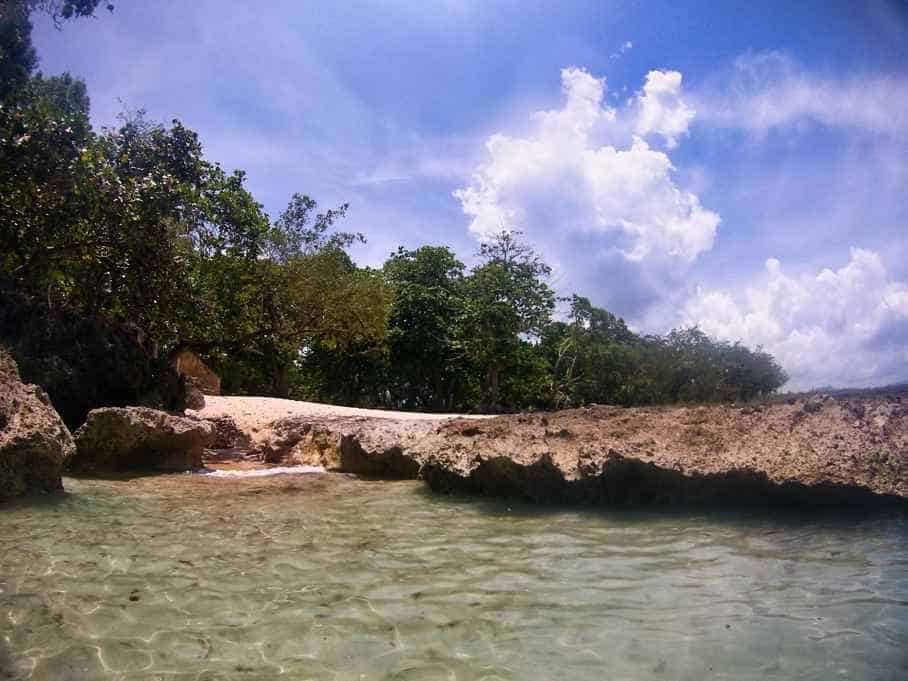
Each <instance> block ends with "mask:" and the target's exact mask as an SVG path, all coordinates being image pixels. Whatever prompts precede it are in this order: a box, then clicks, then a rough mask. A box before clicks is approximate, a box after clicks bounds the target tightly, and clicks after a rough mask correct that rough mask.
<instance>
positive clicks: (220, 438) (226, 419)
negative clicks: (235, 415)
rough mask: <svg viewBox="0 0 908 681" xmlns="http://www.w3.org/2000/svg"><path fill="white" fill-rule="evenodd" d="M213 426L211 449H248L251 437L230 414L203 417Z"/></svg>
mask: <svg viewBox="0 0 908 681" xmlns="http://www.w3.org/2000/svg"><path fill="white" fill-rule="evenodd" d="M205 420H206V421H208V422H209V423H210V424H211V425H213V426H214V444H213V445H211V448H212V449H248V448H250V447H251V445H252V438H251V437H250V436H249V435H248V434H247V433H244V432H243V431H242V430H240V429H239V427H238V426H237V425H236V421H234V420H233V419H232V418H231V417H230V416H226V415H225V416H209V417H207V418H206V419H205Z"/></svg>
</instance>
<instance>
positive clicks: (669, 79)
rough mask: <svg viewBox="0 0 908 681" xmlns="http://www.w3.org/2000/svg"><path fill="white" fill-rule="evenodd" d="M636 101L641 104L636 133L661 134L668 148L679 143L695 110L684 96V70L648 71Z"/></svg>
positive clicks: (685, 133) (672, 147)
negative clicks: (682, 73) (682, 74)
mask: <svg viewBox="0 0 908 681" xmlns="http://www.w3.org/2000/svg"><path fill="white" fill-rule="evenodd" d="M637 102H638V104H639V106H640V113H639V116H638V118H637V126H636V128H637V133H638V134H639V135H649V134H650V133H656V134H659V135H661V136H662V137H664V138H665V143H666V145H667V146H668V148H669V149H674V148H675V147H676V146H677V145H678V138H680V137H683V136H685V135H687V126H688V125H689V124H690V122H691V121H692V120H693V119H694V115H695V113H696V112H695V111H694V110H693V109H691V108H690V107H689V106H687V104H686V103H685V102H684V100H682V99H681V74H680V73H678V72H677V71H650V72H649V73H648V74H646V84H645V85H644V86H643V91H642V92H641V93H640V94H639V95H637Z"/></svg>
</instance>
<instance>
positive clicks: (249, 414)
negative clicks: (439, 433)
mask: <svg viewBox="0 0 908 681" xmlns="http://www.w3.org/2000/svg"><path fill="white" fill-rule="evenodd" d="M187 413H189V414H194V415H195V416H198V417H200V418H216V417H218V416H229V417H230V418H232V419H233V421H234V423H236V425H237V427H238V428H239V429H240V430H241V431H243V432H245V433H247V434H248V435H250V436H251V437H252V438H253V439H254V440H258V441H261V440H262V439H263V438H264V437H265V436H266V435H267V433H268V432H269V428H268V426H269V425H270V424H271V423H273V422H274V421H276V420H278V419H282V418H287V417H291V416H296V417H306V418H355V417H367V418H374V419H387V420H390V421H397V422H400V423H403V424H406V423H412V422H414V421H436V422H440V421H446V420H449V419H453V418H470V419H486V418H491V417H490V416H484V415H478V414H428V413H424V412H403V411H389V410H385V409H359V408H356V407H341V406H336V405H332V404H322V403H320V402H301V401H297V400H285V399H281V398H277V397H242V396H230V397H227V396H219V395H206V396H205V407H204V408H203V409H200V410H198V411H193V410H187Z"/></svg>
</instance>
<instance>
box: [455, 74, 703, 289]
mask: <svg viewBox="0 0 908 681" xmlns="http://www.w3.org/2000/svg"><path fill="white" fill-rule="evenodd" d="M670 80H672V79H671V78H670ZM561 81H562V90H563V94H564V106H563V107H562V108H561V109H557V110H554V111H543V112H538V113H536V114H534V115H533V117H532V120H533V121H534V123H535V126H534V129H533V131H532V132H531V134H529V135H527V136H525V137H511V136H508V135H505V134H495V135H492V136H491V137H490V138H489V139H488V141H487V143H486V150H487V152H488V160H487V161H486V162H485V163H482V164H480V165H479V166H478V167H477V168H476V170H475V172H474V174H473V176H472V181H471V182H470V184H469V186H467V187H464V188H462V189H460V190H458V191H456V192H455V196H456V197H457V198H458V199H459V200H460V202H461V207H462V209H463V211H464V212H465V213H466V214H467V215H468V216H469V217H470V219H471V222H470V230H471V232H472V233H473V234H474V235H476V236H477V237H479V238H487V237H489V236H490V235H492V234H494V233H496V232H498V231H500V230H501V229H502V228H518V229H522V230H523V231H525V232H526V233H527V236H528V237H529V238H530V240H532V241H534V242H535V243H536V244H537V245H538V246H540V248H541V250H542V251H543V253H544V254H545V255H546V256H547V257H548V258H549V259H550V260H553V261H554V263H553V264H555V265H556V267H560V270H561V271H562V272H568V273H569V272H571V271H575V270H576V269H578V264H579V261H580V260H585V261H586V263H585V267H588V268H589V269H591V270H593V276H595V270H596V269H599V270H600V271H601V268H602V260H604V259H612V260H614V256H618V257H619V258H620V259H622V260H623V261H625V263H626V264H627V263H630V264H631V265H632V266H633V267H632V268H631V270H632V271H636V273H637V279H638V281H636V282H635V281H633V280H632V279H629V280H627V281H625V284H624V285H625V287H629V288H633V287H634V286H635V285H644V284H645V285H647V286H652V285H653V282H654V281H655V280H660V279H664V278H665V277H666V276H669V273H670V272H671V273H677V271H678V270H679V268H683V266H684V265H686V264H688V263H691V262H693V261H694V260H695V259H696V258H697V256H698V255H700V254H701V253H703V252H704V251H708V250H709V249H710V248H712V245H713V240H714V238H715V235H716V229H717V226H718V224H719V216H718V215H717V214H716V213H714V212H712V211H710V210H707V209H705V208H703V207H702V206H701V205H700V201H699V199H698V197H697V196H696V195H694V194H693V193H691V192H688V191H685V190H683V189H681V188H679V187H678V186H677V185H676V184H675V182H674V180H673V177H672V173H673V171H674V168H673V166H672V163H671V160H670V159H669V157H668V156H667V155H666V154H665V153H664V152H662V151H658V150H655V149H652V148H651V147H650V146H649V145H648V144H647V143H646V141H644V140H643V139H642V138H640V137H633V139H632V141H631V142H630V145H629V146H628V147H627V148H623V149H622V148H616V147H615V146H611V145H599V144H598V143H597V140H598V139H599V138H600V136H601V135H608V134H609V133H610V132H611V133H615V132H616V131H620V130H623V129H624V128H625V127H626V126H625V123H624V122H623V121H622V120H619V119H618V114H617V112H616V111H615V109H613V108H610V107H609V106H607V105H604V104H603V96H604V91H605V80H604V79H598V78H595V77H593V76H592V75H590V74H589V73H587V72H586V71H584V70H582V69H576V68H568V69H564V70H563V71H562V72H561ZM678 85H680V77H679V78H678ZM622 113H625V112H622ZM631 113H635V110H633V111H631ZM577 241H582V242H583V243H584V245H583V246H579V247H577V246H578V244H577V243H576V242H577ZM571 242H573V246H575V247H576V248H572V247H570V246H571ZM578 251H579V253H578ZM597 258H598V259H599V262H598V267H597V263H596V260H597ZM568 262H569V263H570V265H571V267H568V265H567V263H568ZM634 268H636V270H634ZM625 269H627V268H625ZM588 274H589V273H588ZM565 276H566V277H567V278H568V279H569V282H568V283H571V284H574V285H576V283H577V282H576V279H571V277H570V275H569V274H566V275H565ZM671 276H674V274H672V275H671ZM590 293H593V292H592V291H590Z"/></svg>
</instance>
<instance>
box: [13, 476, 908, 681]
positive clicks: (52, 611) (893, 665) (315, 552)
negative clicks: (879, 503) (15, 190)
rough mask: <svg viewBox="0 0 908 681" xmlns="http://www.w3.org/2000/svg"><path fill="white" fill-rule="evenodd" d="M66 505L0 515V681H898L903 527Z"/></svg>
mask: <svg viewBox="0 0 908 681" xmlns="http://www.w3.org/2000/svg"><path fill="white" fill-rule="evenodd" d="M65 483H66V487H67V489H68V490H69V494H67V495H65V496H63V497H60V498H57V499H44V500H40V501H37V502H35V501H31V502H25V503H19V504H14V505H9V506H7V507H5V508H4V509H3V510H0V678H15V679H18V678H23V679H24V678H31V679H147V680H150V679H275V678H285V679H351V680H353V679H384V678H387V679H424V680H429V681H431V680H433V679H445V680H449V679H458V680H463V679H485V680H487V681H492V680H497V679H515V680H518V679H519V680H525V679H528V680H535V679H554V680H557V681H571V680H574V679H578V680H579V679H590V680H593V679H595V680H596V681H601V680H603V679H615V680H617V679H627V680H630V679H633V680H638V679H690V680H696V681H701V680H704V679H727V680H729V681H732V680H733V681H741V680H746V679H780V680H781V679H784V680H786V681H787V680H790V679H817V680H820V679H822V680H827V679H854V680H874V679H885V680H891V681H896V680H903V679H908V541H906V540H908V520H906V518H905V517H904V516H892V515H880V516H873V517H869V518H867V517H865V518H863V519H861V518H855V517H851V518H848V517H829V516H828V515H827V516H821V515H812V516H801V517H798V516H792V515H785V516H777V517H769V515H768V514H767V513H763V514H756V513H737V514H730V513H705V512H676V513H671V514H665V513H663V514H654V513H636V512H634V513H629V512H601V511H590V510H549V511H541V510H538V509H530V508H527V507H516V506H513V505H509V504H507V503H498V502H494V503H493V502H488V501H477V500H465V499H458V498H444V497H436V496H432V495H430V494H429V493H427V492H425V491H424V490H423V489H422V487H421V486H420V485H419V484H418V483H413V482H374V481H361V480H353V479H349V478H346V477H343V476H336V475H304V476H299V475H297V476H277V477H271V478H255V479H245V480H237V479H229V478H228V479H225V478H220V479H212V478H210V477H207V476H190V475H172V476H161V477H156V478H143V479H136V480H132V481H88V480H66V481H65ZM4 674H5V675H4Z"/></svg>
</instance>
